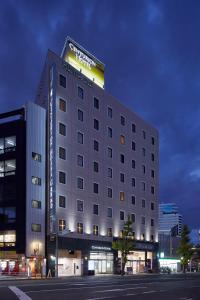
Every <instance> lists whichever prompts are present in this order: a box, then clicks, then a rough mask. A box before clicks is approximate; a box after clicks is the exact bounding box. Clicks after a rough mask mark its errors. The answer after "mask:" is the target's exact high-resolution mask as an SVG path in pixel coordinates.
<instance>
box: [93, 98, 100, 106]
mask: <svg viewBox="0 0 200 300" xmlns="http://www.w3.org/2000/svg"><path fill="white" fill-rule="evenodd" d="M94 107H95V108H96V109H99V99H97V98H96V97H94Z"/></svg>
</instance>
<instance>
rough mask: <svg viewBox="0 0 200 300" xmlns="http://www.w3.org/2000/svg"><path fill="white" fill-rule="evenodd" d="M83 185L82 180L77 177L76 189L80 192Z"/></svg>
mask: <svg viewBox="0 0 200 300" xmlns="http://www.w3.org/2000/svg"><path fill="white" fill-rule="evenodd" d="M83 185H84V183H83V178H81V177H78V178H77V188H78V189H80V190H83Z"/></svg>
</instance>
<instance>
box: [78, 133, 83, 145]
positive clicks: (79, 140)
mask: <svg viewBox="0 0 200 300" xmlns="http://www.w3.org/2000/svg"><path fill="white" fill-rule="evenodd" d="M77 142H78V143H79V144H83V133H81V132H78V133H77Z"/></svg>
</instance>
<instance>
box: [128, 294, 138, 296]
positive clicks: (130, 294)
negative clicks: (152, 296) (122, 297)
mask: <svg viewBox="0 0 200 300" xmlns="http://www.w3.org/2000/svg"><path fill="white" fill-rule="evenodd" d="M136 295H137V294H126V296H136Z"/></svg>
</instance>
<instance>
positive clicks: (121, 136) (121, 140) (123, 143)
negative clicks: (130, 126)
mask: <svg viewBox="0 0 200 300" xmlns="http://www.w3.org/2000/svg"><path fill="white" fill-rule="evenodd" d="M120 144H121V145H125V136H124V135H120Z"/></svg>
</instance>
